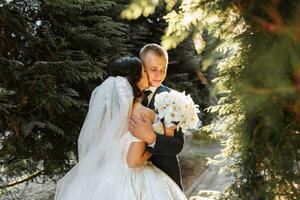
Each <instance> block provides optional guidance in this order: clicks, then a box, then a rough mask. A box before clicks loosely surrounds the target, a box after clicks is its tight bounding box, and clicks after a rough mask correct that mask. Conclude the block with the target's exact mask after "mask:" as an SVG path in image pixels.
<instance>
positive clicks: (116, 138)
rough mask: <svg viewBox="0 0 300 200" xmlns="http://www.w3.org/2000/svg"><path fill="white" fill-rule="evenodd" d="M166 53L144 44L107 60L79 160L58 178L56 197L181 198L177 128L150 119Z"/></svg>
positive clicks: (76, 199) (162, 88)
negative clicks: (157, 126) (157, 128)
mask: <svg viewBox="0 0 300 200" xmlns="http://www.w3.org/2000/svg"><path fill="white" fill-rule="evenodd" d="M167 64H168V54H167V52H166V51H165V50H164V49H163V48H162V47H161V46H159V45H157V44H148V45H146V46H144V47H143V48H142V49H141V51H140V59H139V58H137V57H129V56H128V57H122V58H119V59H117V60H114V61H113V62H112V63H111V64H110V65H109V77H108V78H107V79H106V80H105V81H104V82H103V83H102V84H101V85H100V86H98V87H96V88H95V89H94V91H93V93H92V96H91V99H90V103H89V110H88V113H87V116H86V119H85V121H84V124H83V127H82V129H81V132H80V135H79V139H78V156H79V161H78V163H77V164H76V165H75V166H74V167H73V168H72V169H71V170H70V171H69V172H68V173H67V174H65V176H64V177H62V178H61V179H60V180H59V181H58V183H57V187H56V193H55V200H186V199H187V198H186V197H185V195H184V194H183V192H182V182H181V173H180V167H179V163H178V158H177V154H178V153H179V152H180V151H181V149H182V147H183V143H184V136H183V133H182V131H180V129H179V131H177V130H176V129H175V128H173V127H164V130H165V131H166V132H168V135H166V134H158V133H156V132H154V130H153V126H152V125H153V124H154V123H155V122H157V121H158V120H160V119H159V118H158V116H157V114H155V112H154V110H155V107H154V100H155V96H156V95H157V94H159V93H161V92H170V91H171V89H170V88H168V87H166V86H163V85H162V82H163V81H164V79H165V77H166V72H167Z"/></svg>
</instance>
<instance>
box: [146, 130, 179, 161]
mask: <svg viewBox="0 0 300 200" xmlns="http://www.w3.org/2000/svg"><path fill="white" fill-rule="evenodd" d="M183 143H184V135H183V133H182V132H181V131H178V132H176V133H175V134H174V136H173V137H168V136H165V135H161V134H158V133H156V141H155V145H154V148H152V147H150V146H147V150H148V151H149V152H150V153H152V154H153V155H164V156H174V155H177V154H179V153H180V151H181V150H182V148H183Z"/></svg>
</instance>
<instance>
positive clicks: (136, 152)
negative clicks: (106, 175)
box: [127, 142, 152, 168]
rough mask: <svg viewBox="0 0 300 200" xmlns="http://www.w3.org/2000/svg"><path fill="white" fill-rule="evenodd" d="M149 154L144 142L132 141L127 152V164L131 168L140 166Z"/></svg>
mask: <svg viewBox="0 0 300 200" xmlns="http://www.w3.org/2000/svg"><path fill="white" fill-rule="evenodd" d="M151 156H152V154H151V153H149V152H148V151H146V144H145V142H133V143H131V144H130V146H129V149H128V152H127V165H128V166H129V167H131V168H133V167H139V166H142V165H144V163H145V162H146V161H147V160H148V159H149V158H150V157H151Z"/></svg>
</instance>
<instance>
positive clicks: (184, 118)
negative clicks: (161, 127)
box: [154, 90, 200, 133]
mask: <svg viewBox="0 0 300 200" xmlns="http://www.w3.org/2000/svg"><path fill="white" fill-rule="evenodd" d="M154 106H155V109H156V112H157V114H158V117H159V118H160V119H162V118H164V124H165V126H167V127H168V126H172V125H175V124H176V128H177V130H178V129H179V128H181V129H182V132H183V133H187V132H188V130H189V129H195V128H197V125H198V123H199V122H200V121H199V118H198V115H197V114H198V113H199V112H200V111H199V109H198V107H199V106H198V105H197V104H195V103H194V101H193V99H192V98H191V96H190V95H185V93H184V92H183V93H181V92H177V91H173V90H172V91H171V92H162V93H160V94H158V95H156V96H155V101H154Z"/></svg>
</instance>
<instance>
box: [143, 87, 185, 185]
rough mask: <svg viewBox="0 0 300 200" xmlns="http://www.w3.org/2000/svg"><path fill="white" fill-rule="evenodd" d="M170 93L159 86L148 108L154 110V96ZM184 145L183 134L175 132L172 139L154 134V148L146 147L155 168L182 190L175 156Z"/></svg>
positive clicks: (166, 88) (167, 89)
mask: <svg viewBox="0 0 300 200" xmlns="http://www.w3.org/2000/svg"><path fill="white" fill-rule="evenodd" d="M165 91H167V92H170V91H171V89H170V88H168V87H166V86H163V85H161V86H160V87H158V88H157V89H156V91H155V92H154V94H153V97H152V99H151V101H150V103H149V106H148V107H149V108H150V109H152V110H155V107H154V100H155V95H157V94H159V93H161V92H165ZM183 143H184V137H183V133H182V132H181V131H180V130H179V131H176V130H175V134H174V137H168V136H165V135H161V134H157V133H156V142H155V145H154V148H152V147H149V146H148V147H147V150H148V151H149V152H150V153H152V154H153V155H152V157H151V158H150V159H149V160H150V161H151V162H152V163H153V164H154V165H155V166H157V167H158V168H160V169H161V170H162V171H164V172H165V173H166V174H167V175H169V176H170V177H171V178H172V179H173V180H174V181H175V182H176V183H177V185H178V186H179V187H180V188H181V189H182V180H181V171H180V166H179V162H178V157H177V154H179V153H180V151H181V150H182V147H183Z"/></svg>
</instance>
